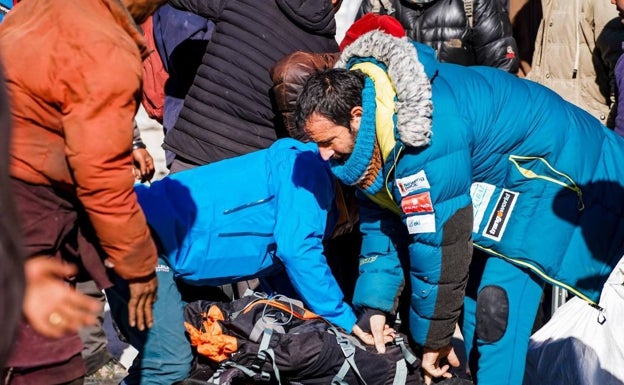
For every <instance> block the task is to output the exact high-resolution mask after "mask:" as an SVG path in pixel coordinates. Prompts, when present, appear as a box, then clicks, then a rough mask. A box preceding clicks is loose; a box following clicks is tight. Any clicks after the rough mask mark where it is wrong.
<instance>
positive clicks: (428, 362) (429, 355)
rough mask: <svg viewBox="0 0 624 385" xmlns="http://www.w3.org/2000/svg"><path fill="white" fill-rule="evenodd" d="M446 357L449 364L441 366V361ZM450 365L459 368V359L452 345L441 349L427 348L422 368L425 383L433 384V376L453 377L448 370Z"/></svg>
mask: <svg viewBox="0 0 624 385" xmlns="http://www.w3.org/2000/svg"><path fill="white" fill-rule="evenodd" d="M443 358H446V360H447V361H448V365H444V366H440V361H441V360H442V359H443ZM450 366H452V367H454V368H457V367H458V366H459V359H458V358H457V355H456V354H455V351H454V350H453V347H452V346H451V345H447V346H445V347H443V348H440V349H427V348H425V351H424V353H423V359H422V369H423V371H424V374H425V385H429V384H431V380H432V379H433V378H438V377H444V378H451V377H452V376H453V375H452V374H451V373H450V372H449V371H448V370H449V368H450Z"/></svg>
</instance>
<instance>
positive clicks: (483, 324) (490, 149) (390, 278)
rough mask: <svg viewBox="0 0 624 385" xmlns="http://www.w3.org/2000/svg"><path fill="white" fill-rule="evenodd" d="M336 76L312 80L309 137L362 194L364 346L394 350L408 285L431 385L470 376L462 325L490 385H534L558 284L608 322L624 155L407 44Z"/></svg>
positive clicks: (566, 118) (554, 102)
mask: <svg viewBox="0 0 624 385" xmlns="http://www.w3.org/2000/svg"><path fill="white" fill-rule="evenodd" d="M336 66H337V67H339V68H338V69H332V70H328V71H325V72H321V73H318V74H316V75H313V76H311V77H310V78H309V79H308V81H307V83H306V86H305V88H304V90H303V91H302V93H301V95H300V97H299V100H298V112H297V123H298V125H299V126H301V127H303V128H304V129H305V131H306V133H307V134H308V135H309V136H310V137H311V138H312V140H314V141H315V142H317V143H318V145H319V151H320V153H321V156H322V157H323V158H324V159H328V160H329V161H330V166H331V168H332V172H333V173H334V175H336V176H337V177H338V179H340V180H341V181H342V182H344V183H345V184H348V185H354V186H357V187H358V188H359V191H360V192H361V193H362V194H361V197H362V199H361V208H360V221H361V223H360V229H361V231H362V232H363V235H364V238H363V242H362V250H361V260H360V276H359V278H358V281H357V284H356V290H355V294H354V299H353V305H354V306H356V308H358V309H359V310H360V311H361V313H362V315H361V316H360V320H359V322H358V324H359V325H367V326H369V328H367V329H368V330H370V331H371V333H365V334H363V335H362V336H361V338H362V339H364V340H365V341H367V342H369V343H374V344H375V345H376V346H377V349H378V350H380V351H383V350H384V346H383V342H382V339H381V338H380V337H381V336H382V333H381V330H383V329H382V328H383V325H384V324H385V320H386V315H389V314H393V313H394V312H395V311H396V299H397V297H398V295H399V293H400V292H401V290H402V288H403V285H404V283H405V282H404V273H405V276H407V277H408V279H407V284H408V285H409V287H410V288H411V293H410V297H409V298H410V319H409V326H410V333H411V335H412V337H413V339H414V340H415V342H416V343H418V344H419V345H420V346H422V348H423V362H422V367H423V370H424V372H425V376H426V381H431V378H433V377H440V376H444V377H449V376H450V373H449V372H448V370H449V365H447V364H446V363H447V362H448V364H450V365H453V366H456V365H458V364H459V362H458V360H457V357H456V355H455V352H454V351H453V349H452V347H451V344H450V342H451V338H452V336H453V332H454V330H455V325H456V324H457V323H458V322H459V320H460V313H461V312H462V310H463V312H464V316H463V324H462V332H463V335H464V338H465V343H466V348H467V352H469V357H470V358H473V359H472V360H471V362H470V368H471V372H472V374H473V375H474V376H475V377H476V380H477V381H478V383H479V384H480V385H484V384H486V385H490V384H496V385H500V384H521V383H522V378H523V374H524V366H525V356H526V351H527V346H528V341H529V335H530V333H531V328H532V326H533V322H534V318H535V314H536V311H537V308H538V305H539V302H540V298H541V293H542V289H543V286H544V282H549V283H552V284H555V285H558V286H560V287H563V288H565V289H567V290H569V291H570V292H572V293H574V294H575V295H577V296H579V297H581V298H583V299H585V300H586V301H587V302H588V303H589V304H591V305H592V306H594V307H595V308H596V312H597V313H598V312H600V311H602V310H603V309H602V308H601V307H600V306H599V304H598V303H597V302H598V300H599V295H600V291H601V290H602V286H603V284H604V282H605V281H606V279H607V277H608V275H609V273H610V271H611V270H612V268H613V266H615V264H616V263H617V261H618V260H619V259H620V257H621V256H622V255H623V254H624V221H623V220H622V219H623V217H624V187H623V186H622V182H621V181H622V180H624V165H623V164H622V162H621V159H622V157H623V156H624V150H623V149H624V140H623V139H622V138H619V137H618V136H617V135H616V134H614V133H613V132H612V131H610V130H608V129H606V127H604V126H602V125H601V124H600V122H599V121H598V120H596V119H595V118H593V117H592V116H591V115H589V114H588V113H586V112H584V111H582V110H581V109H579V108H577V107H575V106H574V105H572V104H570V103H567V102H565V101H564V100H563V99H561V98H560V97H559V96H558V95H556V94H555V93H554V92H552V91H550V90H548V89H546V88H545V87H543V86H541V85H538V84H536V83H533V82H530V81H527V80H523V79H518V78H516V77H514V76H512V75H509V74H508V73H505V72H503V71H500V70H497V69H494V68H489V67H462V66H458V65H454V64H445V63H440V62H438V61H437V59H436V57H435V55H434V52H433V50H431V49H430V48H429V47H427V46H424V45H422V44H419V43H414V42H412V41H410V40H408V39H407V38H402V39H400V38H395V37H392V36H390V35H387V34H384V33H381V32H378V31H375V32H370V33H368V34H365V35H363V36H362V37H360V38H359V39H358V40H356V41H355V42H354V43H352V44H351V45H350V46H349V47H347V49H345V51H344V52H343V53H342V56H341V59H340V60H339V62H338V63H337V65H336ZM340 67H342V68H347V69H348V70H349V71H347V70H345V69H340ZM401 242H403V243H406V244H407V250H408V254H409V261H401V258H400V256H401V255H402V254H401V253H397V251H396V250H397V249H398V247H399V246H400V244H401ZM473 244H474V246H475V247H476V248H477V250H479V252H478V253H475V258H473V257H472V249H473V247H472V246H473ZM401 262H404V263H403V266H406V268H405V269H406V271H405V272H404V271H403V270H402V263H401ZM469 269H470V279H469V274H468V272H469ZM472 287H474V293H473V292H472V290H470V289H471V288H472Z"/></svg>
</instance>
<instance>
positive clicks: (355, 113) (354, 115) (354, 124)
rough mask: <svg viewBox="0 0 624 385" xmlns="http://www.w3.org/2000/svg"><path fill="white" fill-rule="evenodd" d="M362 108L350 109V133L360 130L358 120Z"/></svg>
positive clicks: (360, 117) (360, 116)
mask: <svg viewBox="0 0 624 385" xmlns="http://www.w3.org/2000/svg"><path fill="white" fill-rule="evenodd" d="M363 111H364V110H363V109H362V106H355V107H353V108H352V109H351V127H350V128H351V131H354V132H358V130H359V129H360V120H361V119H362V112H363Z"/></svg>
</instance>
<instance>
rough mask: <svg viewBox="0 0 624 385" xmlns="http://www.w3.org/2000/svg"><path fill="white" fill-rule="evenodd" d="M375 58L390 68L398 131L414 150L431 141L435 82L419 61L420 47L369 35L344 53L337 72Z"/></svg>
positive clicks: (405, 39)
mask: <svg viewBox="0 0 624 385" xmlns="http://www.w3.org/2000/svg"><path fill="white" fill-rule="evenodd" d="M356 57H361V58H366V57H372V58H374V59H376V60H377V61H379V62H381V63H383V64H384V65H386V67H387V73H388V76H389V77H390V79H391V81H392V83H393V85H394V87H395V89H396V93H397V99H398V100H397V102H396V111H397V112H396V114H397V125H396V130H397V132H398V134H399V138H400V139H401V141H402V142H403V143H404V144H405V145H407V146H410V147H422V146H426V145H428V144H429V142H430V141H431V133H432V132H431V115H432V112H433V104H432V102H431V82H430V80H429V78H428V76H427V74H426V73H425V68H424V66H423V64H422V63H421V62H420V61H419V59H418V52H417V50H416V47H415V46H414V44H412V42H410V41H409V40H408V38H406V37H404V38H397V37H394V36H391V35H388V34H386V33H384V32H381V31H372V32H368V33H366V34H364V35H362V36H361V37H359V38H358V39H357V40H356V41H354V42H353V43H352V44H350V45H349V46H348V47H347V48H345V50H344V51H343V52H342V55H341V56H340V59H339V60H338V62H337V63H336V65H335V67H336V68H347V66H348V65H349V60H350V59H352V58H356Z"/></svg>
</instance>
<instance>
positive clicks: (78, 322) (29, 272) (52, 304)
mask: <svg viewBox="0 0 624 385" xmlns="http://www.w3.org/2000/svg"><path fill="white" fill-rule="evenodd" d="M24 272H25V276H26V290H25V293H24V303H23V306H22V311H23V313H24V317H25V318H26V320H27V321H28V323H29V324H30V326H32V328H33V329H34V330H36V331H37V332H39V333H40V334H41V335H43V336H46V337H50V338H59V337H62V336H63V335H65V334H67V333H71V332H78V330H79V329H80V328H82V327H83V326H87V325H96V324H97V322H98V319H97V317H98V314H99V313H100V311H101V310H102V306H101V305H100V303H99V301H97V300H95V299H93V298H91V297H89V296H87V295H84V294H82V293H80V292H77V291H76V290H75V289H74V288H72V287H71V286H70V285H69V283H68V282H66V281H65V280H66V278H68V277H71V276H73V275H75V274H76V272H77V269H76V267H75V266H74V265H70V264H67V263H64V262H60V261H58V260H55V259H51V258H49V257H35V258H31V259H29V260H28V261H26V263H25V264H24Z"/></svg>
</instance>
